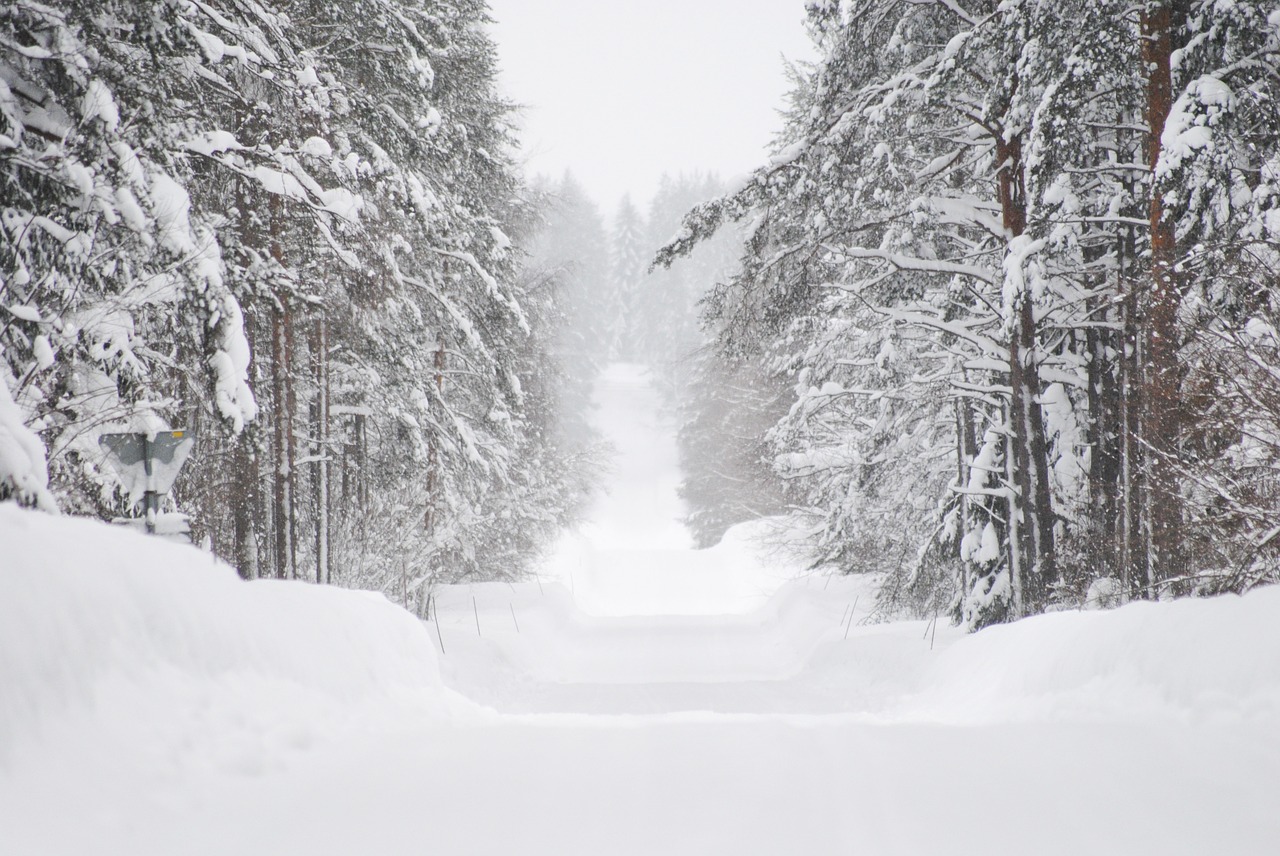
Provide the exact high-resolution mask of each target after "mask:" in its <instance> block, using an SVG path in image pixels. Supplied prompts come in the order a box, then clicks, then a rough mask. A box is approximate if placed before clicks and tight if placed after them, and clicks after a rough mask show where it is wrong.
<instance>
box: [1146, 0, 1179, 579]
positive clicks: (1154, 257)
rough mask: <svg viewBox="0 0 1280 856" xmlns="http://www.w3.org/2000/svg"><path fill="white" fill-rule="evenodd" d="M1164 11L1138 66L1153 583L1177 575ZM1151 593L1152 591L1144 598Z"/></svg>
mask: <svg viewBox="0 0 1280 856" xmlns="http://www.w3.org/2000/svg"><path fill="white" fill-rule="evenodd" d="M1171 30H1172V26H1171V8H1170V4H1169V3H1168V2H1167V0H1149V2H1148V3H1147V5H1146V8H1145V10H1144V12H1143V17H1142V60H1143V65H1144V66H1145V68H1146V69H1147V105H1146V123H1147V163H1148V164H1150V166H1151V169H1152V176H1151V208H1150V221H1151V292H1150V298H1149V299H1148V301H1147V313H1146V316H1147V317H1146V322H1147V325H1146V330H1145V331H1144V334H1145V335H1144V337H1143V339H1144V342H1143V344H1144V345H1145V346H1146V352H1147V353H1146V357H1147V361H1146V370H1147V371H1146V378H1145V383H1144V385H1143V386H1144V393H1145V405H1146V407H1145V413H1144V415H1143V425H1142V429H1143V440H1144V445H1145V447H1146V449H1145V451H1146V458H1147V461H1146V463H1147V467H1146V470H1147V502H1148V506H1149V507H1148V515H1149V518H1148V519H1149V524H1148V529H1147V537H1148V539H1149V543H1148V550H1149V553H1150V557H1149V560H1150V563H1151V565H1150V566H1151V576H1152V578H1153V582H1156V581H1158V580H1159V579H1161V578H1165V579H1168V578H1171V577H1176V576H1180V575H1181V574H1182V572H1183V567H1182V566H1183V556H1182V538H1181V523H1182V501H1181V495H1180V492H1179V488H1178V477H1177V471H1176V464H1177V459H1178V439H1179V435H1180V434H1181V430H1182V425H1181V422H1182V420H1181V414H1180V404H1179V394H1180V387H1181V382H1180V377H1179V371H1178V318H1177V315H1178V305H1179V303H1180V301H1181V292H1180V289H1179V287H1178V282H1177V276H1176V274H1175V270H1174V266H1175V263H1176V258H1177V237H1176V235H1175V233H1174V224H1173V220H1172V218H1171V217H1169V216H1167V212H1166V210H1165V204H1164V195H1163V193H1162V192H1161V190H1160V188H1159V185H1158V183H1157V181H1156V176H1155V168H1156V165H1157V164H1158V163H1159V160H1160V138H1161V136H1162V135H1163V133H1164V126H1165V121H1166V120H1167V119H1168V117H1169V111H1170V109H1171V107H1172V105H1173V81H1172V72H1171V63H1170V59H1171V55H1172V50H1173V43H1172V33H1171ZM1151 594H1154V592H1151Z"/></svg>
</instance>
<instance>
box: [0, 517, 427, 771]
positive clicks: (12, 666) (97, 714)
mask: <svg viewBox="0 0 1280 856" xmlns="http://www.w3.org/2000/svg"><path fill="white" fill-rule="evenodd" d="M0 545H3V548H2V550H0V763H3V762H5V761H6V760H7V761H10V762H14V761H20V760H21V759H22V757H25V756H30V757H31V758H39V759H41V760H47V759H48V754H49V753H52V754H58V753H59V752H60V751H62V749H63V748H65V746H66V745H67V744H68V742H72V743H74V742H76V740H77V736H78V735H80V734H81V733H82V731H83V729H85V728H88V729H90V730H91V731H92V733H93V734H94V739H95V740H98V741H106V740H110V739H111V738H119V739H121V740H123V741H125V742H124V745H126V746H131V747H132V748H131V750H130V751H142V752H150V751H155V752H156V753H157V754H158V755H161V756H163V755H165V754H166V753H176V755H179V756H189V755H192V754H193V753H194V754H195V755H202V756H203V757H199V758H195V759H192V758H188V760H194V761H195V762H196V763H200V764H204V763H213V764H220V763H226V764H229V765H231V766H233V767H234V766H237V765H249V766H256V765H261V764H263V763H270V762H271V760H272V756H273V754H274V750H275V748H277V746H278V745H285V746H296V745H299V744H302V743H306V742H308V741H309V740H311V739H312V738H313V737H315V736H317V734H319V733H320V732H321V731H323V730H324V729H325V728H327V727H331V726H335V725H336V724H337V723H339V722H342V721H347V720H349V719H350V718H351V717H352V716H353V715H354V714H355V713H356V712H357V711H361V712H363V711H367V710H372V709H377V708H379V707H380V706H386V705H387V704H388V703H390V702H392V701H395V702H396V703H397V704H411V705H416V706H418V707H419V708H420V709H422V710H424V711H427V710H431V709H434V710H437V711H439V710H442V709H443V701H442V699H443V695H444V694H443V691H442V689H441V685H440V677H439V671H438V668H437V664H436V656H435V650H434V648H433V646H432V642H431V641H430V639H429V638H428V636H427V633H426V630H425V628H424V627H423V626H422V625H421V624H420V623H419V622H418V621H416V620H415V619H414V618H413V617H412V616H410V615H409V614H408V613H406V612H404V611H403V610H401V609H399V608H397V607H394V606H392V605H391V604H389V603H388V602H387V601H386V600H385V599H383V598H382V597H381V596H379V595H372V594H367V593H362V592H350V591H344V590H341V589H331V588H320V587H316V586H309V585H306V584H303V583H286V582H277V581H267V580H263V581H258V582H253V583H245V582H243V581H242V580H240V579H239V578H238V577H237V576H236V574H235V572H234V571H233V570H232V569H231V568H229V567H227V566H226V565H224V564H221V563H215V562H214V560H213V558H212V557H211V556H210V555H209V554H207V553H202V552H200V551H198V550H196V549H194V548H192V547H188V546H182V545H177V544H172V543H167V542H165V541H163V540H160V539H157V538H148V537H145V536H143V535H141V534H138V533H135V532H132V531H127V530H123V529H118V528H115V527H111V526H107V525H104V524H101V523H97V522H93V521H87V520H77V519H70V518H65V517H53V516H50V515H47V514H40V513H34V512H28V511H22V510H20V509H18V508H17V507H15V506H13V505H11V504H0ZM15 756H16V757H15ZM169 760H172V759H171V758H170V759H169Z"/></svg>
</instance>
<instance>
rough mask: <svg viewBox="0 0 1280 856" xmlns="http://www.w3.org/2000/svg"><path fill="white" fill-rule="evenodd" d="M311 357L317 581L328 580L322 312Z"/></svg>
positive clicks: (325, 335) (326, 348)
mask: <svg viewBox="0 0 1280 856" xmlns="http://www.w3.org/2000/svg"><path fill="white" fill-rule="evenodd" d="M311 358H312V361H313V367H314V371H315V400H314V402H313V404H312V425H311V436H312V451H311V455H312V458H313V462H312V465H311V466H312V473H311V476H312V478H311V484H312V486H313V493H314V496H313V500H314V504H315V515H314V519H315V535H316V545H315V547H316V582H317V583H328V582H329V534H330V533H329V458H328V455H329V327H328V323H327V321H326V319H325V316H324V312H323V311H321V312H320V314H319V315H318V316H317V317H316V320H315V325H314V327H313V328H312V340H311Z"/></svg>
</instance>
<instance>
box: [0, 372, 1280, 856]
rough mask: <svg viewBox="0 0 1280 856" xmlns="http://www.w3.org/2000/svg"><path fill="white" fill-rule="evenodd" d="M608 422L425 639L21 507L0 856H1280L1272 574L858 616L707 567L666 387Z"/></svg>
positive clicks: (324, 594)
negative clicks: (972, 614) (520, 575)
mask: <svg viewBox="0 0 1280 856" xmlns="http://www.w3.org/2000/svg"><path fill="white" fill-rule="evenodd" d="M600 404H601V408H600V411H599V418H600V420H601V425H602V427H603V428H604V429H605V430H606V431H607V432H608V433H609V434H610V435H611V436H612V437H613V439H614V442H615V445H616V446H617V448H618V463H617V468H616V471H615V475H614V488H613V490H612V492H611V493H610V494H609V495H607V496H606V497H603V498H602V499H601V500H600V502H599V504H598V505H597V506H596V508H595V510H594V512H593V515H592V520H591V522H590V523H589V524H588V525H586V526H584V527H583V528H582V530H581V531H580V532H579V533H577V534H575V535H573V536H571V537H569V538H567V539H566V542H565V544H564V545H563V548H562V549H561V550H560V551H559V552H558V553H557V555H556V557H555V558H554V560H553V562H552V563H551V565H550V566H549V567H548V568H547V569H546V572H545V573H544V574H543V575H542V576H541V577H540V579H539V580H538V581H534V582H529V583H525V584H520V585H505V584H483V585H475V586H465V587H454V588H450V589H446V590H441V591H439V592H437V596H436V598H435V604H436V606H437V608H438V620H437V621H433V622H431V623H429V624H425V625H424V624H421V623H419V622H417V621H415V620H413V619H412V618H411V617H410V616H408V615H407V614H405V613H403V612H402V611H400V610H399V609H398V608H397V607H395V606H393V605H391V604H389V603H387V602H386V601H385V600H383V599H382V598H380V597H377V596H370V595H366V594H361V593H354V592H345V591H337V590H326V589H317V588H315V587H312V586H308V585H305V584H288V583H271V582H255V583H241V582H239V581H238V580H237V579H235V578H234V575H233V574H232V573H231V571H230V570H229V569H227V568H225V567H222V566H215V565H214V564H213V562H212V560H211V559H210V558H209V557H208V556H207V555H205V554H202V553H199V552H198V551H195V550H192V549H189V548H181V547H177V546H174V545H170V544H166V543H163V542H158V541H156V540H154V539H152V540H148V539H145V538H144V537H143V536H141V535H137V534H135V533H132V532H124V531H118V530H114V529H110V528H108V527H104V526H100V525H97V524H93V523H88V522H84V521H73V520H64V519H57V518H52V517H48V516H45V515H38V514H35V513H32V512H21V511H18V510H16V509H14V508H11V507H0V854H10V853H13V854H23V856H25V854H77V856H79V854H90V853H92V854H116V853H119V854H130V856H133V854H166V856H167V855H168V854H228V853H237V854H272V856H275V854H294V853H297V854H307V856H326V854H410V853H412V854H420V853H426V852H430V853H440V854H556V855H557V856H562V855H563V856H567V855H568V854H593V856H613V854H654V855H655V856H657V854H662V856H667V854H735V856H738V854H745V855H746V856H750V854H770V856H778V854H787V856H790V854H828V853H855V854H859V856H862V854H904V856H907V855H908V854H910V855H911V856H914V854H933V853H948V854H970V853H972V854H984V856H990V854H1005V853H1007V854H1162V856H1163V854H1206V853H1213V854H1232V856H1251V854H1259V856H1261V855H1262V854H1274V853H1276V852H1278V850H1277V848H1278V845H1277V842H1280V812H1278V811H1277V809H1276V806H1277V805H1280V741H1277V740H1276V739H1275V735H1276V733H1277V728H1278V726H1280V590H1263V591H1258V592H1254V593H1252V594H1250V595H1248V596H1247V597H1244V598H1236V597H1227V598H1220V599H1216V600H1212V601H1195V602H1192V601H1182V602H1178V603H1172V604H1134V605H1131V606H1128V607H1125V608H1123V609H1120V610H1117V611H1114V612H1106V613H1098V612H1095V613H1061V614H1055V615H1048V616H1043V617H1040V618H1036V619H1032V620H1028V621H1024V622H1020V623H1018V624H1016V625H1012V626H1008V627H1000V628H994V629H991V630H987V631H984V632H982V633H980V634H977V635H975V636H964V635H962V634H959V633H957V632H956V631H955V630H954V629H952V628H950V627H947V626H945V624H944V625H943V626H940V627H936V628H935V627H930V626H929V625H927V624H926V623H924V622H901V623H895V624H884V625H866V624H863V623H862V619H863V618H865V616H866V614H867V612H868V609H869V606H870V600H871V597H872V589H871V584H870V581H867V580H851V579H827V578H825V577H822V576H813V575H808V576H806V575H799V574H798V571H797V569H796V568H795V567H791V566H788V564H787V563H786V562H785V561H783V560H781V559H779V558H778V557H776V556H773V555H770V554H769V553H768V552H765V551H763V550H762V549H761V548H760V547H758V546H757V545H756V543H755V541H754V539H753V537H752V535H753V527H740V528H739V529H737V530H735V531H734V532H732V533H731V535H730V537H729V538H728V539H726V543H725V544H723V545H721V546H720V547H718V548H715V549H713V550H710V551H701V552H697V551H693V550H691V549H689V545H688V541H687V538H686V536H685V535H684V533H683V531H682V530H681V529H680V528H679V527H678V526H677V525H675V523H674V522H673V521H674V520H676V519H677V518H678V517H679V516H680V508H679V505H678V503H677V502H676V501H675V497H674V493H673V491H674V486H675V484H676V481H677V477H676V472H675V453H674V444H673V442H672V440H671V433H672V432H671V426H670V425H669V424H668V423H665V422H663V421H662V420H661V419H660V418H658V416H657V415H656V413H657V407H656V401H655V400H654V397H653V393H652V391H651V390H650V389H649V387H648V386H647V384H646V382H645V377H644V375H643V374H642V373H640V372H639V371H637V370H636V369H634V368H631V367H615V368H613V369H611V370H610V372H609V373H608V374H607V375H606V377H605V379H604V382H603V383H602V385H601V391H600ZM851 612H852V619H851V620H848V619H849V616H850V613H851Z"/></svg>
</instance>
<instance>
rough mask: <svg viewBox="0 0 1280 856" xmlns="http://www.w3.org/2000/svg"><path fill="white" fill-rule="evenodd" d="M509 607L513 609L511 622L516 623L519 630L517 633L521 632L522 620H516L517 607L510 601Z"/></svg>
mask: <svg viewBox="0 0 1280 856" xmlns="http://www.w3.org/2000/svg"><path fill="white" fill-rule="evenodd" d="M507 607H508V608H509V609H510V610H511V623H512V624H514V625H515V626H516V632H517V633H519V632H520V622H519V621H516V608H515V607H514V606H512V605H511V604H510V603H508V604H507Z"/></svg>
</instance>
